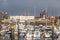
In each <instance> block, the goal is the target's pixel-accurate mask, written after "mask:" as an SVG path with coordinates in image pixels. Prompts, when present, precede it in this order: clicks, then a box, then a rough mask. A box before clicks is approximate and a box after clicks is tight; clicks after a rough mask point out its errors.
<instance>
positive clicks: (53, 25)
mask: <svg viewBox="0 0 60 40" xmlns="http://www.w3.org/2000/svg"><path fill="white" fill-rule="evenodd" d="M52 40H54V21H53V23H52Z"/></svg>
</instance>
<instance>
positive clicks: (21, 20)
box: [10, 16, 34, 22]
mask: <svg viewBox="0 0 60 40" xmlns="http://www.w3.org/2000/svg"><path fill="white" fill-rule="evenodd" d="M18 19H19V20H20V22H25V21H26V20H31V19H34V16H10V20H18Z"/></svg>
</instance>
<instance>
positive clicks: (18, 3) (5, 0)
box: [0, 0, 60, 16]
mask: <svg viewBox="0 0 60 40" xmlns="http://www.w3.org/2000/svg"><path fill="white" fill-rule="evenodd" d="M59 4H60V0H0V11H6V12H8V14H9V15H34V14H35V15H36V16H39V14H40V12H41V10H42V9H46V8H47V13H48V15H52V16H56V15H60V14H59V13H60V5H59ZM57 13H58V14H57Z"/></svg>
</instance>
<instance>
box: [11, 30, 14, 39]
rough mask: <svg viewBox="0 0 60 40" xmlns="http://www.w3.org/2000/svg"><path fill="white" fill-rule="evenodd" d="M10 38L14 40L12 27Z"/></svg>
mask: <svg viewBox="0 0 60 40" xmlns="http://www.w3.org/2000/svg"><path fill="white" fill-rule="evenodd" d="M11 40H14V29H11Z"/></svg>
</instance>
